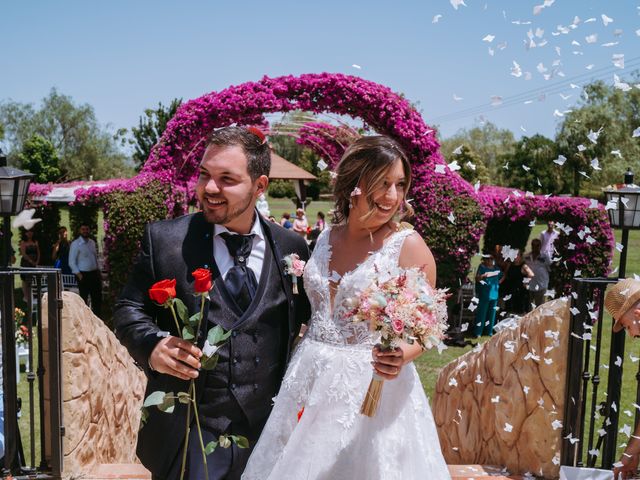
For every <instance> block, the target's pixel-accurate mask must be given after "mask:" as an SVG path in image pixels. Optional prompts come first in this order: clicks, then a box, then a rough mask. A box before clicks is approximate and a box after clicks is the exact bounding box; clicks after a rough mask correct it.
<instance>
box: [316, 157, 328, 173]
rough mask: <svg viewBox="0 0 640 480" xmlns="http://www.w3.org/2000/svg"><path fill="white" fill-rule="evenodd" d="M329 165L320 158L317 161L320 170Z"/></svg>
mask: <svg viewBox="0 0 640 480" xmlns="http://www.w3.org/2000/svg"><path fill="white" fill-rule="evenodd" d="M328 166H329V165H327V162H325V161H324V160H322V159H320V160H319V161H318V169H319V170H320V171H322V170H325V169H326V168H327V167H328Z"/></svg>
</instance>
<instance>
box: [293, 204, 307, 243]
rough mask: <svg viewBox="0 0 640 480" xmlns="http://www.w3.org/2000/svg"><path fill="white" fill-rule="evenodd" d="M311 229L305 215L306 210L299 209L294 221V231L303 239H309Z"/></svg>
mask: <svg viewBox="0 0 640 480" xmlns="http://www.w3.org/2000/svg"><path fill="white" fill-rule="evenodd" d="M308 228H309V222H307V217H306V216H305V214H304V210H303V209H302V208H299V209H297V210H296V218H295V220H294V221H293V231H294V232H296V233H297V234H298V235H300V236H301V237H303V238H307V230H308Z"/></svg>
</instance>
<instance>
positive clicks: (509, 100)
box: [430, 57, 640, 124]
mask: <svg viewBox="0 0 640 480" xmlns="http://www.w3.org/2000/svg"><path fill="white" fill-rule="evenodd" d="M638 66H640V57H634V58H631V59H629V60H628V61H626V62H625V69H627V68H634V67H638ZM619 70H620V69H619V68H617V67H614V66H610V67H602V68H599V69H597V70H593V71H590V72H587V73H584V74H580V75H576V76H573V77H570V78H567V79H565V80H562V81H560V82H556V83H554V84H551V85H544V86H542V87H538V88H534V89H531V90H527V91H525V92H521V93H519V94H516V95H512V96H510V97H506V98H504V99H503V100H502V102H501V103H500V104H498V105H492V104H491V103H485V104H483V105H477V106H475V107H470V108H466V109H463V110H459V111H457V112H451V113H448V114H444V115H440V116H437V117H433V118H432V119H430V122H431V123H434V124H436V123H437V124H441V123H447V122H450V121H454V120H458V119H461V118H465V117H469V116H477V115H480V114H482V113H487V112H491V111H495V110H500V109H502V108H507V107H510V106H513V105H516V104H520V103H522V102H524V101H526V100H532V99H535V98H536V97H538V96H540V95H542V94H545V95H551V94H554V93H560V92H561V91H563V90H564V89H566V88H567V87H568V86H569V85H570V84H571V83H574V84H580V83H588V82H591V81H593V80H594V79H598V80H601V79H603V78H606V77H607V76H608V75H611V74H612V73H616V72H618V71H619Z"/></svg>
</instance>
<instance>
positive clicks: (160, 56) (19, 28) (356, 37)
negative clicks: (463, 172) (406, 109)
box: [0, 0, 640, 138]
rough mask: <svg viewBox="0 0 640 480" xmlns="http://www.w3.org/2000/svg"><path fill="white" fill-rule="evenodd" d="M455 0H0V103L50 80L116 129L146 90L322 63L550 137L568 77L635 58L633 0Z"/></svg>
mask: <svg viewBox="0 0 640 480" xmlns="http://www.w3.org/2000/svg"><path fill="white" fill-rule="evenodd" d="M459 3H461V2H460V0H421V1H413V0H397V1H395V2H392V1H366V2H364V1H355V0H353V1H345V0H342V1H335V0H323V1H321V2H305V1H300V0H299V1H297V2H294V1H282V0H272V1H270V2H259V1H253V0H247V1H243V2H226V1H214V0H209V1H202V0H191V1H183V2H177V1H167V0H154V1H149V0H136V1H134V2H132V1H124V0H109V1H105V2H87V1H86V0H85V1H74V0H69V1H64V2H51V1H49V2H47V1H44V0H32V1H29V2H25V1H20V0H8V1H5V2H2V6H0V44H1V45H2V47H3V50H2V52H3V54H2V56H1V57H0V59H1V60H0V61H1V64H0V65H1V69H0V101H6V100H9V99H11V100H14V101H19V102H30V103H34V104H36V105H37V104H38V102H39V101H40V100H41V99H42V98H43V97H44V96H46V95H47V94H48V93H49V91H50V90H51V88H52V87H55V88H57V89H58V90H59V91H60V92H61V93H64V94H66V95H70V96H71V97H72V98H73V99H74V101H76V102H77V103H88V104H90V105H91V106H93V108H94V109H95V112H96V116H97V118H98V120H99V121H100V122H101V123H102V124H103V125H105V126H108V127H109V128H111V129H113V130H116V129H119V128H131V127H132V126H135V125H137V123H138V119H139V117H140V116H141V115H142V114H143V112H144V110H145V109H146V108H151V107H154V106H156V105H157V104H158V102H162V103H164V104H165V105H166V104H168V103H169V102H170V101H171V99H173V98H182V99H184V100H187V99H191V98H196V97H199V96H201V95H203V94H206V93H208V92H211V91H219V90H222V89H224V88H226V87H228V86H230V85H237V84H240V83H243V82H247V81H256V80H259V79H260V78H261V77H262V76H264V75H268V76H271V77H275V76H280V75H289V74H293V75H298V74H303V73H319V72H325V71H326V72H340V73H345V74H350V75H357V76H360V77H363V78H365V79H368V80H372V81H374V82H378V83H381V84H384V85H387V86H388V87H390V88H391V89H392V90H394V91H396V92H401V93H403V94H404V95H405V96H406V97H407V98H408V99H409V100H410V101H411V102H413V103H415V104H417V105H418V108H419V109H420V111H421V113H422V116H423V118H424V120H425V122H426V123H427V124H429V125H432V126H434V125H435V126H437V127H438V129H439V131H440V134H441V136H442V137H444V138H446V137H449V136H451V135H453V134H454V133H455V132H456V131H457V130H459V129H461V128H469V127H472V126H474V125H476V124H479V123H480V124H481V122H483V121H485V120H486V121H491V122H493V123H495V124H496V125H498V126H499V127H500V128H508V129H510V130H512V131H513V132H514V134H516V136H517V137H520V136H522V135H527V136H531V135H533V134H536V133H541V134H543V135H546V136H549V137H553V136H554V135H555V132H556V128H557V126H558V124H559V122H560V121H561V120H562V116H561V115H563V113H564V112H566V110H569V109H571V108H572V107H573V106H575V104H576V102H577V101H578V100H579V96H580V88H571V86H570V84H571V83H573V84H575V85H578V86H581V85H583V84H585V83H588V82H589V81H592V80H594V79H602V80H605V81H606V82H607V83H610V84H612V83H613V75H614V73H615V74H617V75H618V76H619V77H620V78H621V79H623V80H624V79H630V78H631V73H632V72H633V71H634V70H635V68H637V67H640V0H633V1H630V0H555V2H554V1H552V0H546V5H547V6H544V5H545V2H544V0H533V1H530V0H517V1H516V0H510V1H497V0H494V1H491V0H479V1H477V0H465V1H464V3H465V5H459ZM536 6H543V7H542V8H538V10H539V12H538V14H534V9H535V7H536ZM456 7H457V8H456ZM576 17H578V18H577V19H576ZM590 19H594V20H590ZM572 25H574V26H575V28H573V27H572ZM528 32H530V34H529V36H531V38H529V36H528ZM492 36H493V37H494V38H493V39H491V37H492ZM572 42H573V44H572ZM490 50H492V51H493V55H492V54H491V52H490ZM614 55H624V63H625V65H624V67H625V68H620V67H621V66H622V65H621V64H620V58H622V57H617V58H618V61H617V63H618V66H614V62H613V60H614V58H613V56H614ZM514 62H516V63H517V65H518V66H519V69H518V67H516V65H515V64H514ZM554 62H556V64H555V65H554ZM527 72H530V75H528V74H527ZM519 73H520V76H516V75H518V74H519ZM545 75H546V76H547V78H546V79H545ZM638 81H640V80H638ZM561 95H563V96H561ZM492 97H494V98H493V100H492ZM497 97H501V100H500V99H499V98H497ZM492 101H493V103H495V104H496V105H494V106H492V105H491V103H492ZM500 101H501V102H502V103H501V104H499V103H500ZM476 107H479V108H476ZM461 112H462V113H461ZM554 112H555V115H554ZM634 127H635V126H634Z"/></svg>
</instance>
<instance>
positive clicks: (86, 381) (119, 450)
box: [43, 292, 146, 477]
mask: <svg viewBox="0 0 640 480" xmlns="http://www.w3.org/2000/svg"><path fill="white" fill-rule="evenodd" d="M62 298H63V302H64V307H63V310H62V382H63V388H62V392H63V399H62V400H63V424H64V426H65V436H64V460H63V471H64V475H65V477H67V476H86V475H87V474H88V473H89V472H91V471H93V470H94V469H95V468H96V467H97V466H99V465H101V464H132V463H139V462H138V460H137V458H136V454H135V451H136V441H137V436H138V427H139V423H140V407H141V406H142V402H143V400H144V389H145V386H146V377H145V375H144V373H143V372H142V371H141V370H139V369H138V368H137V367H136V366H135V365H134V363H133V360H132V359H131V357H130V356H129V353H128V352H127V350H126V349H125V348H124V347H123V346H122V345H121V344H120V342H119V341H118V339H117V338H116V337H115V335H114V334H113V333H112V332H111V330H109V329H108V328H107V327H106V326H105V324H104V322H103V321H102V320H100V319H99V318H97V317H95V316H94V315H93V313H92V312H91V310H90V309H89V308H88V307H87V306H86V305H85V303H84V302H83V301H82V299H81V298H80V297H79V296H78V295H76V294H75V293H71V292H63V294H62ZM44 305H46V302H45V303H44ZM43 318H46V312H43Z"/></svg>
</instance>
